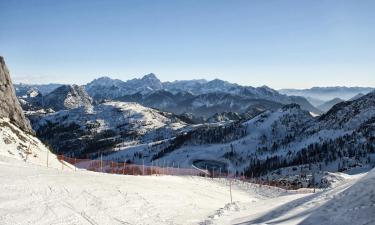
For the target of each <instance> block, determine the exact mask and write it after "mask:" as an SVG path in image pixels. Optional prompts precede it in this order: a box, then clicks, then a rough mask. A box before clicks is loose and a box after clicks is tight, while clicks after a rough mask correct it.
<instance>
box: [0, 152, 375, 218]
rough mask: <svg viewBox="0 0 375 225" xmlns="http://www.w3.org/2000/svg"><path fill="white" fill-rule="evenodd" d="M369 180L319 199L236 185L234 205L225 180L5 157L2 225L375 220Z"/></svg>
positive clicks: (1, 163)
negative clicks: (103, 170) (124, 172)
mask: <svg viewBox="0 0 375 225" xmlns="http://www.w3.org/2000/svg"><path fill="white" fill-rule="evenodd" d="M370 173H372V176H370V177H369V178H368V176H366V177H365V178H366V179H364V178H361V177H362V176H363V175H357V176H348V178H347V179H345V180H343V181H342V183H341V184H339V185H337V186H336V187H335V188H329V189H326V190H319V191H318V192H317V193H315V194H291V193H286V192H285V191H282V190H280V189H277V188H273V187H267V186H263V187H260V186H259V185H254V184H248V183H243V182H241V181H235V182H233V183H232V191H233V201H234V202H233V203H232V204H231V203H229V202H230V196H229V186H228V180H225V179H211V178H201V177H188V176H186V177H174V176H124V175H111V174H100V173H94V172H89V171H81V170H79V171H76V172H74V171H72V170H69V171H61V170H58V169H53V168H44V167H42V166H38V165H31V164H28V163H24V162H23V161H19V160H15V159H7V160H4V159H3V158H0V180H1V181H2V182H1V183H0V223H1V224H5V225H6V224H12V225H14V224H15V225H18V224H20V225H21V224H22V225H23V224H42V225H43V224H48V225H49V224H53V225H59V224H64V225H65V224H67V225H70V224H72V225H73V224H74V225H76V224H89V225H90V224H137V225H138V224H141V225H142V224H184V225H185V224H201V225H203V224H298V223H301V222H303V223H304V224H322V223H323V222H324V221H329V222H332V220H329V219H327V218H325V217H322V216H321V214H322V215H327V216H326V217H328V216H330V217H334V216H335V215H336V217H337V215H341V216H345V214H348V215H351V214H353V213H354V215H357V214H358V213H359V214H358V215H364V214H363V213H367V214H368V213H370V214H368V215H374V213H375V211H374V210H375V199H374V196H375V195H374V190H372V191H371V190H368V189H366V187H369V186H371V184H373V182H374V180H375V175H373V174H375V172H374V171H371V172H370ZM360 178H361V179H360ZM358 180H359V181H358ZM357 181H358V182H357ZM353 184H354V185H353ZM353 188H354V189H353ZM366 190H367V192H366ZM364 191H365V192H364ZM365 194H366V196H365V198H364V195H365ZM349 197H350V198H351V199H353V201H355V203H351V199H349ZM368 199H370V200H368ZM339 206H343V208H340V207H339ZM371 213H372V214H371ZM363 217H366V216H363ZM344 218H345V217H344ZM369 219H371V217H370V218H368V216H367V220H366V218H365V219H362V220H359V221H366V222H368V221H369ZM311 221H312V222H311ZM349 221H350V220H349ZM326 223H327V222H326ZM327 224H329V223H327ZM360 224H364V223H360ZM370 224H371V223H370Z"/></svg>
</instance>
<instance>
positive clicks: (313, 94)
mask: <svg viewBox="0 0 375 225" xmlns="http://www.w3.org/2000/svg"><path fill="white" fill-rule="evenodd" d="M373 90H374V88H373V87H344V86H342V87H340V86H338V87H312V88H309V89H280V90H278V91H279V92H280V93H282V94H286V95H298V96H302V97H305V98H311V99H312V100H310V101H311V103H313V104H315V103H314V99H315V100H318V101H317V104H316V105H318V104H322V101H323V102H326V101H329V100H331V99H334V98H341V99H343V100H349V99H351V98H352V97H353V96H355V95H357V94H359V93H362V94H367V93H369V92H371V91H373ZM319 100H320V102H319Z"/></svg>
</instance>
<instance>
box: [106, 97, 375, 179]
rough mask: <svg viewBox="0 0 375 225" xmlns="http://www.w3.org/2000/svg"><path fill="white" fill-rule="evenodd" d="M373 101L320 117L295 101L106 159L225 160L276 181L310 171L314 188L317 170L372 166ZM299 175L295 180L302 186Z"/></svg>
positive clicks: (374, 149)
mask: <svg viewBox="0 0 375 225" xmlns="http://www.w3.org/2000/svg"><path fill="white" fill-rule="evenodd" d="M374 101H375V95H374V93H370V94H367V95H366V96H363V97H362V98H360V99H357V100H355V101H350V102H344V103H340V104H338V105H336V106H335V107H333V109H331V110H330V111H329V112H327V113H326V114H324V115H323V116H321V117H318V118H317V117H312V116H311V115H310V113H309V112H307V111H304V110H302V109H301V108H300V107H299V106H298V105H296V104H291V105H287V106H284V107H283V108H281V109H279V110H276V111H267V112H264V113H261V114H260V115H258V116H256V117H255V118H253V119H251V120H249V121H247V122H244V123H242V124H238V123H226V124H219V125H217V126H214V125H211V126H207V127H204V126H203V127H199V126H197V127H193V129H191V130H190V131H188V132H187V133H186V134H180V135H179V136H177V137H176V139H174V140H172V141H169V142H163V143H158V144H156V143H150V144H148V145H133V146H127V147H125V148H121V149H120V151H118V152H116V153H115V154H113V155H109V156H107V157H109V158H111V159H118V160H122V161H126V160H127V159H130V160H137V158H134V156H136V155H139V154H141V155H142V157H141V158H140V159H139V160H144V161H145V162H146V163H150V164H151V162H152V161H155V160H156V163H158V162H160V161H161V162H163V161H166V162H169V163H172V164H173V163H174V164H175V165H177V164H179V165H181V166H184V167H189V166H191V165H192V164H194V163H195V162H197V161H202V160H203V161H206V162H207V164H206V165H207V166H208V167H210V164H221V165H222V169H227V168H228V169H229V170H230V171H231V173H236V174H238V173H241V174H242V173H243V172H245V174H247V175H248V176H266V177H268V178H272V179H283V177H286V178H287V179H289V178H288V176H291V175H292V176H294V175H295V176H305V175H304V174H310V175H309V176H310V178H306V179H308V181H307V183H308V185H310V186H311V185H312V183H311V182H312V178H311V176H312V174H313V173H314V171H315V172H319V171H333V172H334V171H345V170H351V169H353V168H357V167H364V168H369V167H371V166H373V165H374V162H375V145H374V143H375V142H374V137H375V108H374ZM139 160H138V162H139ZM209 161H211V162H209ZM213 161H215V162H213ZM319 173H321V172H319ZM318 176H321V174H319V175H318ZM268 178H267V179H268ZM298 179H299V178H296V181H295V182H296V183H298V185H302V186H303V184H302V183H300V181H298ZM304 179H305V178H304ZM317 179H318V178H317ZM293 182H294V181H293ZM319 182H320V179H319ZM296 185H297V184H296Z"/></svg>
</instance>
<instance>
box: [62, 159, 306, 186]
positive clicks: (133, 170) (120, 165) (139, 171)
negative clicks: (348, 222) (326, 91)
mask: <svg viewBox="0 0 375 225" xmlns="http://www.w3.org/2000/svg"><path fill="white" fill-rule="evenodd" d="M57 158H58V160H60V161H61V162H62V166H63V165H64V163H65V162H66V163H68V164H71V165H73V166H74V167H75V168H78V169H85V170H89V171H93V172H100V173H111V174H121V175H136V176H138V175H144V176H150V175H173V176H204V177H211V178H231V180H236V181H240V182H244V183H245V182H246V183H248V184H252V185H258V186H259V187H261V186H263V187H264V186H266V187H267V186H268V187H276V188H279V189H280V190H285V191H292V192H297V193H311V192H312V190H311V189H299V187H297V186H293V185H285V184H282V183H280V182H278V181H265V180H262V179H259V178H249V177H246V176H244V175H243V176H236V175H234V174H229V173H225V172H221V171H220V172H219V171H213V170H211V171H210V170H203V169H200V168H197V167H195V166H192V168H179V167H177V168H176V167H168V166H167V167H160V166H147V165H137V164H131V163H125V162H115V161H108V160H99V159H78V158H71V157H67V156H64V155H57ZM297 189H299V190H297Z"/></svg>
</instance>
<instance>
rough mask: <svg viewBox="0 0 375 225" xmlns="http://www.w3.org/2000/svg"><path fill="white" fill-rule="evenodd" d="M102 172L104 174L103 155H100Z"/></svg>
mask: <svg viewBox="0 0 375 225" xmlns="http://www.w3.org/2000/svg"><path fill="white" fill-rule="evenodd" d="M100 171H101V172H102V173H103V153H101V154H100Z"/></svg>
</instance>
